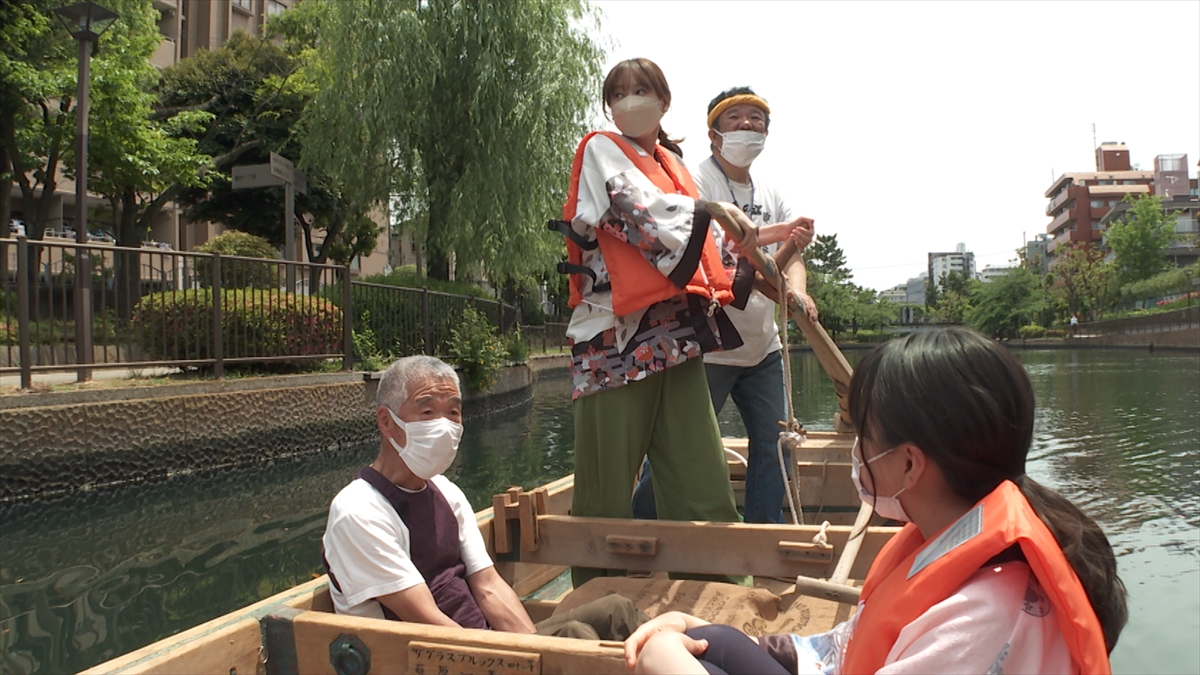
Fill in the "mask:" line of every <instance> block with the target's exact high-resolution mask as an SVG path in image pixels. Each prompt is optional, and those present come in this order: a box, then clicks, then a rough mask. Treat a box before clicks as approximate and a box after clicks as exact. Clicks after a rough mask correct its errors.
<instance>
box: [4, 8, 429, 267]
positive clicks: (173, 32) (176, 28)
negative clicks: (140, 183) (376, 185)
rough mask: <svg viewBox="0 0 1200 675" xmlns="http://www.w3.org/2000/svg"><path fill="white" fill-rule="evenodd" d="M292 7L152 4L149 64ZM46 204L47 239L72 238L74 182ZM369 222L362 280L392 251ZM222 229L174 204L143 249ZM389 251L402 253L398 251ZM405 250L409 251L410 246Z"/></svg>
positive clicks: (382, 218) (97, 203)
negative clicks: (154, 32) (372, 242)
mask: <svg viewBox="0 0 1200 675" xmlns="http://www.w3.org/2000/svg"><path fill="white" fill-rule="evenodd" d="M297 2H299V0H153V4H154V8H155V9H156V10H158V13H159V20H158V30H159V33H161V34H162V36H163V41H162V44H160V45H159V46H158V50H157V51H156V52H155V53H154V55H153V56H152V57H151V58H150V62H151V63H153V64H154V65H155V66H157V67H158V68H165V67H167V66H169V65H171V64H173V63H175V62H177V61H179V60H180V59H183V58H187V57H189V56H192V55H193V54H195V53H196V52H198V51H200V50H202V49H217V48H219V47H220V46H221V45H223V44H225V42H226V41H227V40H228V39H229V37H230V36H231V35H232V34H233V33H234V32H235V31H238V30H242V31H245V32H247V33H250V34H252V35H260V34H262V31H263V28H264V26H265V25H266V22H267V19H268V18H269V17H270V16H272V15H274V14H278V13H279V12H283V11H286V10H287V9H289V8H291V7H292V6H294V5H295V4H296V3H297ZM13 190H14V193H13V206H14V217H15V218H16V219H18V220H20V209H21V195H20V189H19V188H18V187H17V186H16V185H14V186H13ZM252 194H253V193H250V192H248V193H247V197H248V198H250V197H251V196H252ZM50 200H51V202H50V211H49V213H50V215H49V218H48V220H47V225H46V229H47V236H49V237H56V236H62V235H64V234H66V235H68V238H71V239H73V238H74V234H73V231H74V229H73V225H74V219H75V216H74V214H75V182H74V181H72V180H69V179H67V178H65V177H64V176H62V175H61V167H60V169H59V179H58V183H57V185H56V189H55V191H54V194H53V195H51V196H50ZM88 201H89V206H90V207H91V208H104V207H106V206H107V204H105V203H104V202H103V200H101V199H100V198H99V197H97V196H95V195H91V196H89V199H88ZM371 218H372V220H374V221H375V222H376V223H378V224H379V225H380V226H381V227H383V230H382V231H381V232H380V234H379V241H378V243H377V244H376V246H375V251H374V252H372V253H371V254H370V255H369V256H361V259H358V260H355V261H353V262H352V263H351V267H352V269H353V270H355V271H356V272H357V273H358V274H359V275H362V276H366V275H370V274H378V273H380V272H382V271H384V269H385V267H386V266H387V265H388V250H389V247H390V246H393V245H392V243H391V242H390V241H389V239H390V236H389V233H390V231H391V228H390V227H387V225H388V215H387V213H386V209H376V210H374V211H372V213H371ZM89 229H94V228H89ZM224 229H225V228H224V226H222V225H221V224H220V223H193V222H189V221H187V220H185V219H183V218H182V217H181V215H180V212H179V209H177V208H176V206H175V204H168V205H167V206H166V207H165V208H164V209H163V210H162V212H161V213H159V214H158V217H157V218H155V220H154V222H153V223H152V225H151V228H150V234H149V241H148V242H146V245H147V246H153V247H170V248H172V249H175V250H183V251H190V250H193V249H194V248H195V247H196V246H199V245H200V244H203V243H204V242H206V241H208V240H210V239H212V238H213V237H215V236H217V235H218V234H220V233H221V232H222V231H223V230H224ZM296 240H297V242H298V243H299V245H298V246H297V248H298V249H299V257H300V259H305V255H304V251H303V249H304V247H303V245H302V242H303V233H302V232H301V231H299V228H297V232H296ZM394 247H395V248H397V250H403V249H402V248H401V247H400V246H394ZM409 248H410V249H411V246H410V247H409ZM397 264H402V263H399V262H398V263H397Z"/></svg>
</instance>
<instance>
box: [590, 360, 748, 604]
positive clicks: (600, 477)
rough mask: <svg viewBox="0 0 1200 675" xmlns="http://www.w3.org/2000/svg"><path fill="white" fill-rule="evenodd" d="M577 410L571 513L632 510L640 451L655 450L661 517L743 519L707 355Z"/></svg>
mask: <svg viewBox="0 0 1200 675" xmlns="http://www.w3.org/2000/svg"><path fill="white" fill-rule="evenodd" d="M574 414H575V491H574V495H573V498H572V501H571V514H572V515H574V516H581V517H600V518H632V517H633V510H632V508H631V506H630V497H631V495H632V493H633V485H634V479H635V478H636V477H637V472H638V468H639V467H640V466H641V464H642V458H644V457H646V456H649V457H650V463H651V464H653V465H654V473H653V476H652V480H653V483H654V501H655V505H656V506H657V507H658V517H659V518H660V519H662V520H707V521H712V522H722V523H728V522H737V521H738V520H739V517H738V512H737V504H736V503H735V502H734V499H733V488H732V487H731V486H730V484H729V469H728V467H727V465H726V463H725V452H724V450H723V449H722V446H721V432H720V429H719V428H718V427H717V416H716V414H714V413H713V407H712V398H711V397H710V396H709V393H708V381H707V380H706V379H705V376H704V362H703V361H702V360H701V359H699V358H693V359H688V360H687V361H685V362H684V363H681V364H679V365H677V366H673V367H671V368H668V369H666V370H664V371H663V372H661V373H655V374H654V375H651V376H650V377H647V378H646V379H644V380H641V381H639V382H634V383H632V384H627V385H625V386H623V387H618V388H617V389H611V390H609V391H604V392H600V393H599V394H592V395H591V396H583V397H581V398H578V399H576V400H575V410H574ZM624 574H625V571H624V570H604V569H597V568H590V567H575V568H572V569H571V580H572V581H573V582H574V584H575V587H576V588H579V587H580V586H581V585H583V583H584V582H586V581H587V580H588V579H591V578H593V577H597V576H614V575H616V576H620V575H624ZM721 580H723V581H734V582H735V583H742V581H743V580H742V578H733V579H729V578H725V579H721Z"/></svg>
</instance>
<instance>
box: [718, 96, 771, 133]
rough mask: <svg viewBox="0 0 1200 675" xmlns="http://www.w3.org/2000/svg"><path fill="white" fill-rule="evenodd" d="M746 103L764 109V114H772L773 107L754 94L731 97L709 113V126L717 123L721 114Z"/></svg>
mask: <svg viewBox="0 0 1200 675" xmlns="http://www.w3.org/2000/svg"><path fill="white" fill-rule="evenodd" d="M746 103H749V104H750V105H752V106H755V107H758V108H762V109H763V112H765V113H767V114H768V115H770V114H771V106H769V105H767V102H766V101H764V100H762V99H761V98H759V97H757V96H755V95H754V94H738V95H737V96H730V97H729V98H727V99H725V100H723V101H721V102H720V103H718V104H717V105H716V106H714V107H713V109H712V112H710V113H708V126H709V127H710V128H711V127H712V125H713V122H716V121H717V118H718V117H720V116H721V113H723V112H725V111H726V110H729V109H730V108H732V107H733V106H735V105H743V104H746Z"/></svg>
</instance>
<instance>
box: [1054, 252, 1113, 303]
mask: <svg viewBox="0 0 1200 675" xmlns="http://www.w3.org/2000/svg"><path fill="white" fill-rule="evenodd" d="M1116 280H1117V273H1116V266H1115V265H1114V264H1113V263H1110V262H1105V260H1104V254H1103V253H1101V252H1100V251H1097V250H1096V249H1095V248H1094V247H1092V246H1089V245H1088V244H1086V243H1084V242H1074V241H1073V242H1069V243H1067V244H1064V245H1063V246H1059V247H1058V250H1057V251H1056V252H1055V260H1054V265H1053V267H1051V269H1050V273H1049V274H1048V275H1047V279H1046V283H1048V284H1049V285H1050V287H1051V289H1052V290H1053V292H1054V294H1055V295H1057V296H1060V297H1061V299H1062V303H1061V306H1062V309H1063V310H1064V313H1065V315H1066V316H1070V315H1072V314H1080V315H1081V316H1080V318H1081V319H1085V320H1086V319H1089V318H1094V317H1095V316H1096V314H1098V313H1099V312H1100V311H1102V310H1104V309H1107V308H1108V307H1111V306H1112V303H1113V301H1114V300H1115V296H1116V290H1117V283H1116ZM1060 318H1065V316H1060Z"/></svg>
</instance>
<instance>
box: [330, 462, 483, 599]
mask: <svg viewBox="0 0 1200 675" xmlns="http://www.w3.org/2000/svg"><path fill="white" fill-rule="evenodd" d="M431 482H433V484H434V485H436V486H437V488H438V490H440V491H441V492H442V495H443V496H444V497H445V498H446V501H447V502H449V503H450V508H451V510H453V511H454V517H455V518H456V519H457V520H458V541H459V552H460V554H461V555H462V560H463V563H464V564H465V565H466V568H467V569H466V575H467V576H471V575H472V574H474V573H476V572H478V571H479V570H482V569H486V568H488V567H491V566H492V559H491V557H490V556H488V553H487V547H486V546H485V545H484V543H483V535H482V534H480V533H479V526H478V525H476V523H475V513H474V512H473V511H472V510H471V504H470V502H468V501H467V497H466V495H464V494H463V492H462V490H460V489H459V488H458V486H457V485H455V484H454V483H451V482H450V480H449V479H448V478H446V477H445V476H441V475H439V476H434V477H433V478H432V479H431ZM400 489H402V490H403V488H400ZM425 489H429V488H428V487H426V488H425ZM322 542H323V543H324V544H325V560H326V561H328V562H329V568H330V570H332V572H333V574H334V576H335V577H336V578H337V580H338V585H340V586H341V587H342V589H341V590H340V591H339V590H338V589H337V588H335V587H334V586H333V584H332V583H331V584H329V594H330V595H331V596H332V597H333V607H334V609H335V610H336V611H337V613H338V614H353V615H356V616H368V617H374V618H377V619H382V618H384V615H383V607H382V606H381V605H380V604H379V601H377V600H375V598H378V597H380V596H384V595H388V594H391V593H396V592H398V591H403V590H405V589H407V588H412V587H413V586H416V585H417V584H423V583H425V579H424V577H422V576H421V573H420V572H419V571H418V570H417V567H416V565H415V564H413V561H412V555H411V554H410V550H411V549H410V546H411V545H412V543H411V542H410V541H409V536H408V527H407V526H406V525H405V524H404V521H403V520H401V519H400V516H399V515H398V514H397V513H396V509H394V508H392V505H391V504H390V503H389V502H388V500H387V499H386V498H384V496H383V495H381V494H379V492H378V491H377V490H376V489H375V488H373V487H371V485H370V483H368V482H366V481H365V480H363V479H361V478H358V479H355V480H354V481H353V482H352V483H350V484H349V485H347V486H346V487H344V488H342V491H341V492H339V493H338V494H337V496H336V497H334V498H333V502H332V503H331V504H330V505H329V520H328V523H327V524H326V526H325V537H324V539H322Z"/></svg>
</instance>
